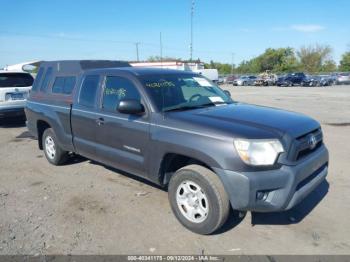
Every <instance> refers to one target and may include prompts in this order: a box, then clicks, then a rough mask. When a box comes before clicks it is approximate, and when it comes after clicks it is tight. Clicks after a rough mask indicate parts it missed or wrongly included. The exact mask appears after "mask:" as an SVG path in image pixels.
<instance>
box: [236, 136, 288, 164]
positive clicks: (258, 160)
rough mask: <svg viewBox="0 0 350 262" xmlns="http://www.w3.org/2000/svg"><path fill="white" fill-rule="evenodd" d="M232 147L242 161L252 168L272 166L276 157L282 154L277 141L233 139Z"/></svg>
mask: <svg viewBox="0 0 350 262" xmlns="http://www.w3.org/2000/svg"><path fill="white" fill-rule="evenodd" d="M234 145H235V148H236V150H237V152H238V154H239V156H240V158H241V159H242V161H243V162H244V163H246V164H248V165H253V166H268V165H273V164H274V163H275V161H276V159H277V157H278V155H279V154H280V153H282V152H284V149H283V146H282V144H281V142H280V141H279V140H277V139H271V140H248V139H235V140H234Z"/></svg>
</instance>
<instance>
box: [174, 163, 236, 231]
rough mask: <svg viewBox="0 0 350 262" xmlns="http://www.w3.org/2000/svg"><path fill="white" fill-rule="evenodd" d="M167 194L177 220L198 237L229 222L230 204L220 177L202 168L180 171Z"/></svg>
mask: <svg viewBox="0 0 350 262" xmlns="http://www.w3.org/2000/svg"><path fill="white" fill-rule="evenodd" d="M168 194H169V202H170V205H171V208H172V210H173V212H174V214H175V216H176V217H177V219H178V220H179V221H180V223H181V224H182V225H184V226H185V227H186V228H188V229H189V230H191V231H193V232H195V233H198V234H210V233H213V232H214V231H215V230H217V229H218V228H220V227H221V226H222V225H223V224H224V223H225V221H226V220H227V217H228V214H229V210H230V204H229V199H228V196H227V194H226V191H225V189H224V187H223V185H222V183H221V181H220V179H219V178H218V176H217V175H216V174H215V173H214V172H212V171H211V170H209V169H207V168H205V167H203V166H199V165H188V166H185V167H183V168H181V169H179V170H178V171H177V172H176V173H175V174H174V175H173V177H172V178H171V180H170V183H169V187H168Z"/></svg>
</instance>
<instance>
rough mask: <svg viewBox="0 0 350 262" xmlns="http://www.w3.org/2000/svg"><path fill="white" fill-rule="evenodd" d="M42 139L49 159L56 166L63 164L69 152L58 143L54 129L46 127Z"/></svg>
mask: <svg viewBox="0 0 350 262" xmlns="http://www.w3.org/2000/svg"><path fill="white" fill-rule="evenodd" d="M42 139H43V140H42V143H43V149H44V153H45V156H46V159H47V161H49V162H50V163H51V164H53V165H55V166H57V165H61V164H63V163H64V162H65V161H66V160H67V156H68V152H67V151H64V150H62V149H61V147H60V146H59V145H58V143H57V138H56V135H55V132H54V131H53V129H52V128H48V129H46V130H45V131H44V134H43V138H42Z"/></svg>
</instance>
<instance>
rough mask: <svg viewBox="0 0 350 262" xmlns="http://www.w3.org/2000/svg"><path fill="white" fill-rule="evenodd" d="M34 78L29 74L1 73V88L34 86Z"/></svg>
mask: <svg viewBox="0 0 350 262" xmlns="http://www.w3.org/2000/svg"><path fill="white" fill-rule="evenodd" d="M33 81H34V79H33V77H32V76H31V75H30V74H27V73H1V74H0V88H1V87H25V86H31V85H32V84H33Z"/></svg>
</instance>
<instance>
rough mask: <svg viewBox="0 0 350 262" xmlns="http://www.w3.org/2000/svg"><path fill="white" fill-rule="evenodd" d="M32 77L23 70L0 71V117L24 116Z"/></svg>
mask: <svg viewBox="0 0 350 262" xmlns="http://www.w3.org/2000/svg"><path fill="white" fill-rule="evenodd" d="M33 81H34V78H33V77H32V76H31V74H29V73H26V72H23V71H6V70H5V71H0V118H4V117H17V116H24V107H25V105H26V99H27V97H28V95H29V91H30V89H31V88H32V84H33Z"/></svg>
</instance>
